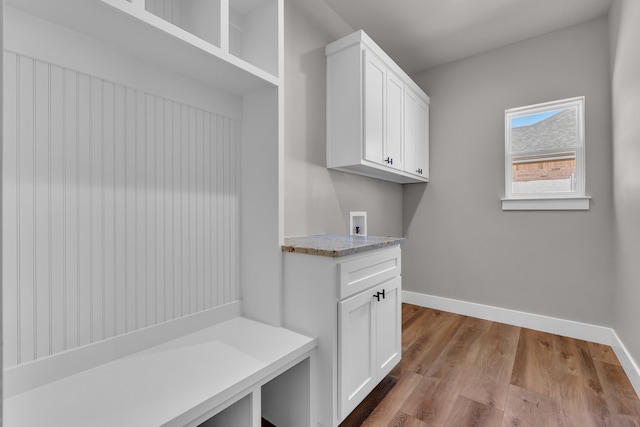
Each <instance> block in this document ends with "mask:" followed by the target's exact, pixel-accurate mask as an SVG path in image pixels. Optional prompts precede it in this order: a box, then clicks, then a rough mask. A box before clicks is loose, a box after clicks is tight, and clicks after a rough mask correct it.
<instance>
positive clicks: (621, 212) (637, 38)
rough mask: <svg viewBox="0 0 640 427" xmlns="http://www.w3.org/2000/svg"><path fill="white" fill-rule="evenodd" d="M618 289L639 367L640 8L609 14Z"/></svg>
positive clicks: (617, 311) (633, 1) (618, 8)
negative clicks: (639, 51) (639, 48)
mask: <svg viewBox="0 0 640 427" xmlns="http://www.w3.org/2000/svg"><path fill="white" fill-rule="evenodd" d="M610 28H611V42H612V43H611V74H612V99H613V102H612V109H613V152H614V156H613V170H614V174H613V189H614V206H615V236H616V239H615V252H614V253H615V256H616V260H617V265H616V267H617V279H618V280H617V286H616V292H615V298H614V303H613V313H614V319H613V320H614V328H615V330H616V332H617V334H618V335H619V336H620V338H621V339H622V341H623V342H624V344H625V346H626V347H627V349H628V350H629V352H630V353H631V355H632V356H633V358H634V359H635V360H636V362H637V361H640V333H638V326H640V310H638V304H639V303H640V167H639V166H638V165H640V121H639V120H638V117H640V55H638V46H640V2H638V1H637V0H615V1H614V3H613V6H612V9H611V11H610Z"/></svg>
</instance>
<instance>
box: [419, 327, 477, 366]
mask: <svg viewBox="0 0 640 427" xmlns="http://www.w3.org/2000/svg"><path fill="white" fill-rule="evenodd" d="M486 333H487V331H484V330H481V329H476V328H474V327H471V326H465V325H464V324H463V325H461V326H460V327H459V328H458V330H457V331H456V332H455V334H453V336H452V337H451V338H450V339H449V342H448V343H447V344H446V345H445V346H444V348H443V349H442V351H441V352H440V354H439V355H438V357H437V358H436V359H435V360H434V361H433V363H432V364H431V365H430V366H421V368H420V369H419V370H418V371H417V372H418V373H419V374H423V375H425V376H427V377H435V378H443V377H445V376H446V375H447V374H448V373H449V371H450V370H452V369H455V368H460V367H464V366H466V365H470V364H471V363H472V362H473V361H474V360H475V358H476V357H477V355H478V352H479V351H480V349H481V348H482V345H483V342H482V340H481V337H482V336H483V335H485V334H486Z"/></svg>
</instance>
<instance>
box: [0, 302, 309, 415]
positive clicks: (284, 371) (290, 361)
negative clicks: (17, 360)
mask: <svg viewBox="0 0 640 427" xmlns="http://www.w3.org/2000/svg"><path fill="white" fill-rule="evenodd" d="M232 311H233V310H232ZM216 317H219V316H213V318H216ZM203 318H204V319H206V318H207V317H206V316H200V318H199V319H196V320H197V321H202V319H203ZM210 320H211V316H209V320H208V321H210ZM168 323H171V322H168ZM196 324H197V322H194V319H191V326H190V328H192V329H193V328H195V329H198V326H196ZM160 326H161V327H162V326H164V327H165V332H166V331H167V330H168V329H167V326H168V327H169V328H171V327H173V329H172V332H170V333H169V335H178V337H176V338H173V339H170V340H168V341H165V342H163V343H160V344H155V345H153V346H151V347H149V348H146V349H143V350H140V351H134V352H131V354H128V355H124V356H122V357H117V358H115V359H113V358H112V360H110V361H108V362H106V363H101V364H98V365H97V366H93V367H91V368H89V369H84V370H80V371H79V372H77V373H74V374H72V375H68V376H63V377H62V378H57V379H56V378H55V377H56V375H58V374H56V373H55V372H48V371H49V370H52V369H62V370H63V371H65V370H73V368H72V367H70V366H66V365H68V364H69V363H73V362H74V359H75V360H76V361H78V360H80V359H78V357H83V355H82V354H66V355H62V356H61V357H60V358H58V360H57V361H56V360H53V362H51V361H45V362H39V361H36V362H32V363H31V365H32V366H25V367H20V368H19V369H18V368H15V372H12V370H6V371H5V377H8V379H9V385H10V388H13V392H15V391H17V392H18V393H17V394H14V395H12V396H10V397H8V398H7V397H6V396H5V401H4V421H5V424H4V425H6V426H15V427H18V426H20V427H30V426H34V427H36V426H37V427H42V426H47V427H75V426H78V427H80V426H82V427H87V426H92V427H100V426H104V427H115V426H117V427H127V426H132V427H133V426H135V427H144V426H149V427H159V426H180V427H182V426H198V425H200V424H203V423H204V426H207V427H209V426H225V427H234V426H239V427H244V426H247V427H248V426H260V418H261V416H264V417H265V418H266V419H268V420H269V421H271V422H272V423H274V424H275V425H277V426H278V427H281V426H282V427H286V426H287V425H289V426H295V427H299V426H309V425H311V423H312V416H313V415H312V414H313V408H312V406H313V402H312V396H311V364H312V363H313V362H312V360H313V358H314V357H315V356H314V351H315V347H316V341H315V340H314V339H311V338H308V337H306V336H303V335H300V334H297V333H294V332H292V331H289V330H287V329H283V328H278V327H274V326H270V325H266V324H264V323H260V322H256V321H253V320H249V319H247V318H244V317H240V316H235V317H232V318H231V319H228V320H224V321H221V322H219V323H216V324H214V325H212V326H207V327H205V328H204V329H202V328H200V329H199V330H196V331H195V332H190V333H188V334H186V335H181V334H180V329H181V326H178V327H176V325H166V324H165V325H160ZM152 328H153V327H152ZM147 332H149V331H147ZM151 332H152V333H151V335H149V334H148V333H147V335H144V332H143V333H141V334H138V335H139V336H138V337H136V333H132V334H129V335H132V336H128V337H124V339H125V340H129V341H131V342H133V341H135V338H139V339H142V340H145V341H147V342H152V341H154V340H157V339H159V338H153V337H154V336H156V335H157V336H160V335H162V332H163V331H162V330H159V331H151ZM150 337H151V338H150ZM114 340H118V337H116V338H114ZM111 344H113V343H111ZM116 344H118V343H116ZM119 344H120V345H116V347H117V348H119V347H121V344H122V342H120V343H119ZM101 346H102V347H100V346H98V348H94V349H82V348H81V349H78V350H74V351H80V352H82V351H84V352H85V353H84V357H90V356H91V354H93V353H95V354H97V353H96V352H99V351H101V350H102V351H110V350H109V347H108V346H107V347H105V345H104V344H101ZM112 347H113V346H112ZM116 347H114V348H116ZM133 347H135V346H133ZM133 347H131V348H133ZM87 350H89V351H88V352H87ZM111 351H112V353H114V354H116V353H117V351H115V352H114V351H113V349H111ZM92 352H93V353H92ZM67 353H73V351H72V352H67ZM65 356H66V359H65ZM98 359H99V357H98ZM38 363H41V365H38ZM27 365H28V364H27ZM34 376H40V377H45V378H47V377H49V378H50V379H54V380H53V381H50V382H46V381H47V380H46V379H45V380H40V381H41V382H42V381H45V383H44V384H40V383H38V380H37V379H35V378H34ZM30 378H31V379H30ZM29 383H30V384H31V385H33V386H35V387H31V385H29ZM24 384H27V385H26V386H25V385H24ZM29 387H31V388H29ZM6 388H7V387H6V386H5V392H7V391H8V393H10V394H11V393H12V390H6ZM23 389H24V390H23Z"/></svg>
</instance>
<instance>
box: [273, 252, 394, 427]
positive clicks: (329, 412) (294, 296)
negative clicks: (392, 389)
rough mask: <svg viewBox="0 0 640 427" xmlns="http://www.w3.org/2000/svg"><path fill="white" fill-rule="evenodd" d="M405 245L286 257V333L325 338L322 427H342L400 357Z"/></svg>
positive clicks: (319, 391)
mask: <svg viewBox="0 0 640 427" xmlns="http://www.w3.org/2000/svg"><path fill="white" fill-rule="evenodd" d="M401 285H402V280H401V259H400V246H399V245H397V246H393V247H389V248H384V249H375V250H371V251H367V252H362V253H357V254H352V255H347V256H344V257H338V258H332V257H325V256H316V255H308V254H298V253H285V255H284V286H285V292H284V323H285V325H284V326H285V327H286V328H288V329H292V330H294V331H298V332H300V333H303V334H306V335H308V336H312V337H318V340H319V344H318V348H317V351H318V352H317V359H316V360H317V363H316V369H315V373H316V376H315V384H316V387H315V388H314V389H315V401H316V402H317V406H316V408H317V418H318V423H319V425H320V426H324V427H337V426H338V425H339V424H340V422H342V421H343V420H344V419H345V418H346V417H347V416H348V415H349V414H350V413H351V412H352V411H353V409H354V408H355V407H356V406H358V404H360V403H361V402H362V400H363V399H364V398H365V397H366V396H367V395H368V394H369V393H370V392H371V391H372V390H373V389H374V388H375V386H376V385H378V383H380V381H382V380H383V379H384V377H385V376H386V375H387V374H388V373H389V372H390V371H391V369H393V368H394V367H395V366H396V365H397V364H398V362H400V358H401V351H402V350H401V300H402V297H401V293H402V286H401Z"/></svg>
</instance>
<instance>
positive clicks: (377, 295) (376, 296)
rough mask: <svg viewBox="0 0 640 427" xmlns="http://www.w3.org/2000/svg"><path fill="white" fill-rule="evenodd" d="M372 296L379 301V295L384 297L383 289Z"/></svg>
mask: <svg viewBox="0 0 640 427" xmlns="http://www.w3.org/2000/svg"><path fill="white" fill-rule="evenodd" d="M373 297H374V298H375V299H376V300H378V301H380V297H382V299H384V298H385V295H384V289H383V290H382V292H378V293H376V294H373Z"/></svg>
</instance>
